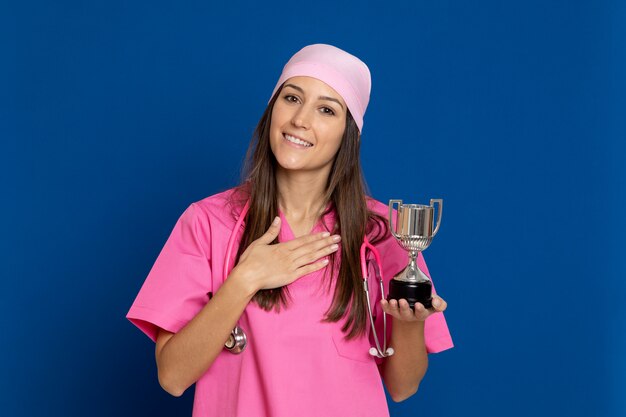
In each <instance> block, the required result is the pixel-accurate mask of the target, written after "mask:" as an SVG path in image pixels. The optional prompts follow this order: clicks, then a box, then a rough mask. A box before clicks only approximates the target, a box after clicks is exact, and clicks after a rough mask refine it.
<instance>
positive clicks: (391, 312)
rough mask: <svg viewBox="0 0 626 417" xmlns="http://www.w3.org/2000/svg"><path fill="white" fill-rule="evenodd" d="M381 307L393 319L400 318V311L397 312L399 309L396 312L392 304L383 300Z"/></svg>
mask: <svg viewBox="0 0 626 417" xmlns="http://www.w3.org/2000/svg"><path fill="white" fill-rule="evenodd" d="M380 305H381V307H382V308H383V311H384V312H385V313H386V314H389V315H390V316H392V317H396V318H397V317H398V310H397V308H396V309H395V310H394V308H393V307H392V306H391V303H389V301H388V300H385V299H382V300H381V301H380Z"/></svg>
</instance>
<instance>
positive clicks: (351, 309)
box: [127, 44, 452, 417]
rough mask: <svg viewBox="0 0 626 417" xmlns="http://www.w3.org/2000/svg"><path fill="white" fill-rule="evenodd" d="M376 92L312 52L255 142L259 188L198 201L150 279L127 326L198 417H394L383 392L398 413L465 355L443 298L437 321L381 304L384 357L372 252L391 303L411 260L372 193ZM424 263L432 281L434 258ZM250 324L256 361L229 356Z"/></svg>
mask: <svg viewBox="0 0 626 417" xmlns="http://www.w3.org/2000/svg"><path fill="white" fill-rule="evenodd" d="M369 94H370V74H369V70H368V68H367V66H366V65H365V64H364V63H363V62H361V61H360V60H359V59H358V58H356V57H354V56H352V55H350V54H348V53H347V52H345V51H342V50H341V49H338V48H335V47H333V46H330V45H319V44H318V45H311V46H308V47H305V48H303V49H302V50H301V51H299V52H298V53H296V54H295V55H294V56H293V57H292V58H291V59H290V60H289V62H288V63H287V64H286V65H285V67H284V69H283V73H282V75H281V77H280V78H279V80H278V83H277V85H276V87H275V89H274V93H273V95H272V99H271V100H270V102H269V104H268V106H267V109H266V110H265V113H264V114H263V116H262V118H261V121H260V122H259V124H258V126H257V129H256V131H255V135H254V138H253V141H252V143H251V146H250V151H249V153H248V165H247V169H246V173H247V175H246V180H245V181H244V182H243V184H242V185H240V186H239V187H237V188H235V189H232V190H228V191H225V192H223V193H220V194H217V195H214V196H210V197H207V198H205V199H203V200H201V201H198V202H196V203H193V204H191V206H190V207H189V208H188V209H187V210H186V211H185V212H184V213H183V214H182V216H181V217H180V219H179V221H178V222H177V224H176V226H175V227H174V230H173V232H172V234H171V236H170V237H169V239H168V241H167V242H166V244H165V247H164V248H163V250H162V252H161V254H160V255H159V257H158V259H157V261H156V262H155V264H154V266H153V268H152V270H151V272H150V274H149V276H148V277H147V278H146V281H145V283H144V285H143V287H142V288H141V291H140V292H139V294H138V296H137V298H136V300H135V302H134V304H133V306H132V307H131V309H130V311H129V313H128V315H127V317H128V318H129V319H130V320H131V322H133V323H134V324H135V325H137V326H138V327H139V328H140V329H141V330H142V331H144V332H145V333H146V334H147V335H148V336H149V337H150V338H151V339H152V340H154V341H156V361H157V367H158V375H159V382H160V384H161V386H162V387H163V388H164V389H165V390H166V391H167V392H169V393H170V394H172V395H175V396H180V395H181V394H182V393H183V392H184V391H185V390H186V389H187V388H188V387H189V386H191V385H192V384H194V383H195V384H196V392H195V398H194V408H193V415H194V416H287V415H294V414H296V415H299V416H340V415H341V416H361V417H363V416H377V417H378V416H386V415H389V414H388V413H389V412H388V409H387V403H386V398H385V394H384V390H383V385H382V381H383V380H384V383H385V386H386V387H387V389H388V391H389V393H390V395H391V397H392V398H393V399H394V400H395V401H401V400H403V399H405V398H408V397H409V396H411V395H412V394H413V393H415V392H416V390H417V388H418V385H419V383H420V381H421V379H422V378H423V376H424V374H425V372H426V368H427V365H428V359H427V352H438V351H441V350H444V349H448V348H450V347H452V340H451V338H450V334H449V332H448V328H447V326H446V322H445V319H444V317H443V314H441V312H442V311H443V310H445V308H446V303H445V301H444V300H443V299H441V298H440V297H438V296H436V295H435V296H434V297H433V298H434V300H433V305H434V307H433V309H430V310H427V309H425V308H424V306H422V305H421V304H417V305H416V306H415V310H414V311H412V310H411V309H410V308H409V306H408V304H407V302H406V300H399V301H398V300H389V301H386V300H381V301H380V302H379V303H377V304H375V307H376V308H375V312H374V314H375V328H376V330H378V334H379V335H381V336H384V337H388V338H389V339H390V344H391V345H392V346H393V348H394V349H395V354H394V355H392V356H388V357H385V358H375V357H373V356H372V355H371V354H370V353H369V350H370V347H371V346H372V344H371V342H370V337H371V336H373V331H372V329H371V328H370V327H371V326H370V325H369V323H368V321H367V317H368V313H367V300H366V297H365V292H364V291H363V280H362V277H361V268H360V256H359V249H360V247H361V244H362V242H363V240H364V238H365V237H367V238H368V239H369V241H370V242H372V243H373V244H374V245H375V247H376V249H377V250H378V252H379V253H380V255H381V258H382V272H383V276H384V278H385V292H386V291H387V288H388V282H389V279H390V278H392V277H393V275H394V274H396V273H397V272H399V271H400V270H401V269H402V268H403V267H404V266H405V265H406V262H407V254H406V252H405V251H404V250H403V249H401V248H400V247H399V245H398V244H397V243H396V241H395V240H394V239H393V238H391V237H390V234H389V231H388V227H387V226H386V222H385V213H386V211H387V206H385V205H383V204H382V203H380V202H377V201H375V200H373V199H370V198H366V196H365V192H364V182H363V179H362V175H361V169H360V164H359V145H360V132H361V129H362V126H363V115H364V113H365V109H366V107H367V104H368V101H369ZM245 206H247V207H245ZM244 207H245V209H244ZM238 220H241V221H244V224H245V227H240V226H239V225H238V224H237V221H238ZM233 239H234V241H235V242H236V244H235V246H234V247H235V248H238V250H237V249H235V250H234V251H232V255H231V254H229V253H227V252H228V246H229V245H228V242H229V241H230V240H233ZM228 255H231V256H228ZM225 263H230V264H232V265H236V266H235V267H234V268H232V269H231V268H230V267H228V266H226V267H225ZM419 266H420V267H421V269H422V270H423V271H427V269H426V265H425V264H424V260H423V258H421V256H420V258H419ZM371 290H372V292H374V294H372V298H371V299H372V302H373V303H376V301H375V300H379V299H380V298H381V295H380V294H379V292H380V291H378V293H376V285H373V286H372V289H371ZM383 311H384V313H386V314H388V315H390V316H391V317H392V319H391V320H390V321H391V323H390V324H391V325H390V326H389V327H388V329H387V330H388V332H387V333H388V334H387V335H382V334H381V333H380V332H381V331H382V328H381V326H380V325H381V323H382V318H383V316H384V313H383ZM235 326H241V328H242V329H244V332H245V334H246V337H247V342H248V344H247V345H246V347H245V349H244V350H243V352H241V353H240V354H234V353H233V352H231V351H229V350H227V349H225V348H224V343H225V342H226V341H227V339H228V338H229V336H230V334H231V331H232V330H233V328H234V327H235Z"/></svg>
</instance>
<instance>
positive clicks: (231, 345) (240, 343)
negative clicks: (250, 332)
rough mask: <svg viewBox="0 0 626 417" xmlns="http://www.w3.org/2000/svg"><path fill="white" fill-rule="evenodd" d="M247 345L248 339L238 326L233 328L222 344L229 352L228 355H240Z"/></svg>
mask: <svg viewBox="0 0 626 417" xmlns="http://www.w3.org/2000/svg"><path fill="white" fill-rule="evenodd" d="M247 345H248V338H247V337H246V334H245V333H244V331H243V329H242V328H241V327H239V326H235V328H234V329H233V331H232V332H230V336H228V340H227V341H226V343H224V347H225V348H226V349H228V350H229V351H230V353H241V352H243V350H244V349H245V348H246V346H247Z"/></svg>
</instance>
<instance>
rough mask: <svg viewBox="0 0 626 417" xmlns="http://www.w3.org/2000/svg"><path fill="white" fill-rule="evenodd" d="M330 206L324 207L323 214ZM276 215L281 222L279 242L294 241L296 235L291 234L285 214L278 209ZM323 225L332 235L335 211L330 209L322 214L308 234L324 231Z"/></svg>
mask: <svg viewBox="0 0 626 417" xmlns="http://www.w3.org/2000/svg"><path fill="white" fill-rule="evenodd" d="M331 204H332V203H328V206H326V209H325V210H324V211H325V212H326V211H327V210H328V208H329V207H330V205H331ZM278 215H279V216H280V221H281V227H280V234H279V236H280V239H279V240H280V241H282V242H287V241H290V240H293V239H295V238H296V235H295V234H294V233H293V230H292V229H291V226H290V225H289V222H288V221H287V218H286V217H285V213H283V211H282V210H281V209H278ZM324 224H326V226H327V227H329V228H330V230H329V231H330V232H331V233H332V231H333V228H334V227H335V210H334V209H331V210H330V211H328V212H327V213H326V214H324V215H323V216H322V217H321V218H319V219H318V220H317V222H315V224H314V225H313V228H312V229H311V230H310V231H309V234H313V233H317V232H321V231H324V230H326V228H325V227H324Z"/></svg>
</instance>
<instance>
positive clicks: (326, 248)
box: [292, 240, 339, 267]
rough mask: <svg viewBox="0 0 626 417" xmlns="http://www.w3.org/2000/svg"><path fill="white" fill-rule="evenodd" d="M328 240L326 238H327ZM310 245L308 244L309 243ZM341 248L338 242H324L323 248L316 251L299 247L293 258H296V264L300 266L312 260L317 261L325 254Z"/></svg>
mask: <svg viewBox="0 0 626 417" xmlns="http://www.w3.org/2000/svg"><path fill="white" fill-rule="evenodd" d="M325 241H326V240H325ZM307 246H308V245H307ZM337 250H339V245H338V244H336V243H331V244H330V245H329V244H328V243H324V244H322V245H321V248H319V249H317V250H315V251H313V252H312V251H310V250H309V251H303V250H302V248H299V249H297V250H296V251H295V252H294V253H293V254H292V259H294V262H295V264H296V265H297V266H298V267H300V266H302V265H306V264H309V263H311V262H314V261H317V260H318V259H320V258H323V257H324V256H328V255H330V254H331V253H333V252H337Z"/></svg>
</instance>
